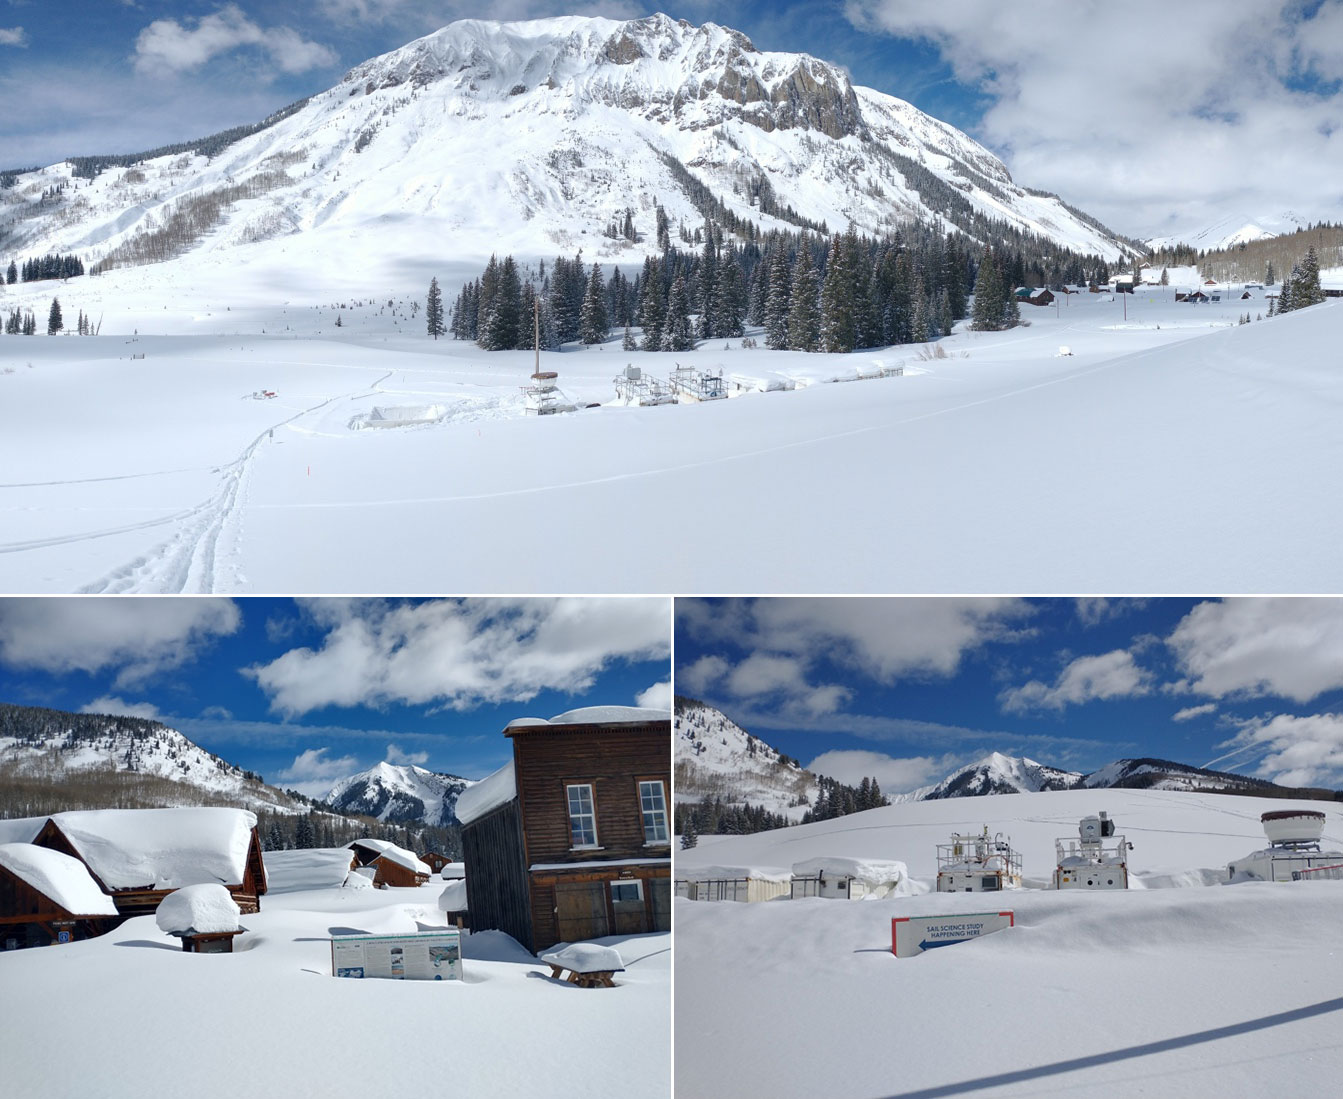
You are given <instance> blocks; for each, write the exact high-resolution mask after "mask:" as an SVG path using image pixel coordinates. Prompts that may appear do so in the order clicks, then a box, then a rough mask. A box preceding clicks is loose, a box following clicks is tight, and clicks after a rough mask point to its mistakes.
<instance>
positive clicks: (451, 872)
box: [438, 862, 466, 881]
mask: <svg viewBox="0 0 1343 1099" xmlns="http://www.w3.org/2000/svg"><path fill="white" fill-rule="evenodd" d="M438 876H439V877H440V878H442V879H443V880H444V881H453V880H455V879H457V878H464V877H466V863H464V862H449V863H444V865H443V869H442V870H440V871H439V874H438Z"/></svg>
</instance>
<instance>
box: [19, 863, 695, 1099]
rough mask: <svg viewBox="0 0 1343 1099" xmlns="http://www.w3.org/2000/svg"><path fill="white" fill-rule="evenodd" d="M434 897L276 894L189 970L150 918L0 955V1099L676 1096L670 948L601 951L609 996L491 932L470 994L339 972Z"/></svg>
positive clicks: (656, 944) (194, 958) (427, 923)
mask: <svg viewBox="0 0 1343 1099" xmlns="http://www.w3.org/2000/svg"><path fill="white" fill-rule="evenodd" d="M442 891H443V883H442V882H441V881H440V882H436V883H435V884H431V885H427V886H423V887H421V888H420V889H417V890H410V889H393V890H390V891H381V890H373V889H365V890H360V891H355V890H349V889H325V890H310V891H304V892H291V893H283V894H278V895H269V896H266V897H264V898H263V899H262V911H261V912H259V913H257V914H255V915H251V916H244V917H242V924H243V926H244V927H246V928H247V929H248V932H247V934H244V935H242V936H240V937H239V938H238V939H237V940H236V950H237V951H238V952H237V953H235V954H232V955H224V954H214V955H210V954H185V953H183V952H182V950H181V948H180V946H179V945H178V941H177V940H176V939H173V938H170V937H169V936H167V935H165V934H163V933H162V932H161V931H159V929H158V928H157V927H156V926H155V922H154V917H153V916H141V917H137V918H135V919H132V920H129V921H127V922H126V923H125V924H123V925H122V926H121V927H120V928H118V929H117V930H116V931H114V932H112V933H111V934H109V935H106V936H103V937H102V938H98V939H92V940H89V941H87V942H80V943H72V944H69V945H65V946H60V947H50V948H46V949H37V950H19V951H13V952H10V953H4V952H0V1064H3V1066H4V1072H3V1084H2V1085H0V1091H3V1092H4V1093H5V1094H6V1095H32V1096H43V1097H50V1099H83V1097H85V1096H90V1095H97V1096H106V1097H109V1099H110V1097H119V1096H127V1097H130V1096H143V1095H145V1094H147V1093H152V1094H182V1095H192V1096H199V1097H201V1099H213V1097H216V1096H217V1097H221V1099H222V1097H227V1096H236V1095H238V1094H239V1093H240V1092H248V1093H251V1094H255V1095H277V1096H279V1095H284V1096H294V1097H301V1096H322V1097H323V1099H342V1097H346V1096H349V1097H359V1099H365V1097H367V1096H373V1095H387V1094H393V1093H401V1092H415V1091H418V1090H421V1089H423V1088H425V1087H428V1088H430V1089H432V1090H435V1091H442V1090H443V1089H445V1088H446V1089H448V1090H450V1091H451V1092H452V1093H454V1094H457V1095H500V1096H537V1095H555V1096H593V1095H611V1096H616V1095H621V1096H624V1095H640V1096H659V1097H662V1096H666V1095H667V1094H668V1080H669V1078H670V1072H671V1068H670V1037H669V1034H670V1003H671V991H670V970H671V961H670V936H669V935H666V934H661V935H640V936H629V937H623V938H621V937H617V938H607V939H601V940H598V941H599V942H601V943H605V944H608V945H613V946H615V947H616V948H617V949H618V950H619V951H620V954H621V956H622V958H623V959H624V961H625V966H626V969H625V972H624V973H621V974H618V975H617V987H616V988H614V989H580V988H578V987H577V986H575V985H570V984H567V983H564V982H561V981H555V980H553V979H551V977H550V969H549V967H548V966H546V965H543V964H542V963H540V962H538V961H537V960H536V959H535V958H534V957H533V956H532V955H530V954H528V953H527V952H526V951H525V950H523V949H522V948H521V947H520V946H518V944H517V943H516V942H515V941H514V940H513V939H511V938H509V937H508V936H505V935H502V934H501V933H499V932H482V933H480V934H477V935H470V936H467V937H466V938H465V939H464V940H463V949H462V954H463V972H464V975H465V980H464V981H462V982H460V983H458V982H443V983H436V982H429V981H390V980H366V981H356V980H340V979H337V978H334V977H332V976H331V975H330V973H331V945H330V937H331V935H332V934H343V933H344V934H349V933H357V932H361V931H365V932H371V933H386V934H392V933H405V932H413V931H416V930H430V929H432V928H435V927H441V926H442V913H441V912H440V911H439V910H438V907H437V900H438V895H439V894H440V893H441V892H442ZM594 1057H595V1058H597V1061H598V1062H599V1064H600V1070H599V1071H595V1070H594V1063H597V1062H594Z"/></svg>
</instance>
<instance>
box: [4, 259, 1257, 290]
mask: <svg viewBox="0 0 1343 1099" xmlns="http://www.w3.org/2000/svg"><path fill="white" fill-rule="evenodd" d="M9 267H10V270H11V271H12V270H13V269H14V265H13V264H12V263H11V264H10V265H9ZM1277 277H1278V276H1277V275H1276V274H1274V272H1273V261H1272V260H1269V261H1268V266H1267V267H1265V269H1264V285H1265V286H1272V285H1273V283H1274V280H1276V279H1277ZM9 281H10V282H13V281H14V280H13V279H10V280H9Z"/></svg>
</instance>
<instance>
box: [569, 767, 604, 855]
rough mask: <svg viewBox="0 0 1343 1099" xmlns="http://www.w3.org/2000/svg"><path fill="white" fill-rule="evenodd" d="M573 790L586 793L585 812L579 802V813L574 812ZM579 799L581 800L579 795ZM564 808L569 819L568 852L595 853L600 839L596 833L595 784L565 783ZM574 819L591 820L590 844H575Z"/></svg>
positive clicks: (599, 845) (599, 846)
mask: <svg viewBox="0 0 1343 1099" xmlns="http://www.w3.org/2000/svg"><path fill="white" fill-rule="evenodd" d="M574 790H586V791H587V792H588V795H587V803H588V808H587V811H586V812H584V811H583V808H582V805H581V802H580V806H579V811H578V812H577V813H576V812H575V811H574V803H573V794H572V791H574ZM580 799H581V795H580ZM564 808H565V812H566V814H567V815H568V818H569V850H570V851H596V850H599V849H600V848H601V839H600V835H599V833H598V831H597V789H596V786H595V784H594V783H591V782H566V783H565V784H564ZM575 817H579V818H583V817H590V818H591V820H592V842H591V843H577V842H575V840H576V839H577V838H579V837H578V836H576V834H575V831H574V818H575Z"/></svg>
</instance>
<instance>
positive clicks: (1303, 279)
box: [1292, 245, 1324, 309]
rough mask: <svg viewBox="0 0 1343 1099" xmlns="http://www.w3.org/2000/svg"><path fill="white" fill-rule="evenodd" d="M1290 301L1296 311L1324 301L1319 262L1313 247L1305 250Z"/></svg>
mask: <svg viewBox="0 0 1343 1099" xmlns="http://www.w3.org/2000/svg"><path fill="white" fill-rule="evenodd" d="M1292 300H1293V301H1294V302H1295V303H1296V308H1297V309H1304V308H1306V306H1308V305H1319V304H1320V303H1321V302H1323V301H1324V291H1323V290H1322V289H1320V260H1319V257H1318V256H1316V254H1315V246H1314V245H1311V246H1310V247H1309V248H1307V249H1306V258H1305V259H1304V260H1302V261H1301V275H1300V278H1299V279H1298V280H1297V284H1296V285H1295V286H1294V287H1292Z"/></svg>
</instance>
